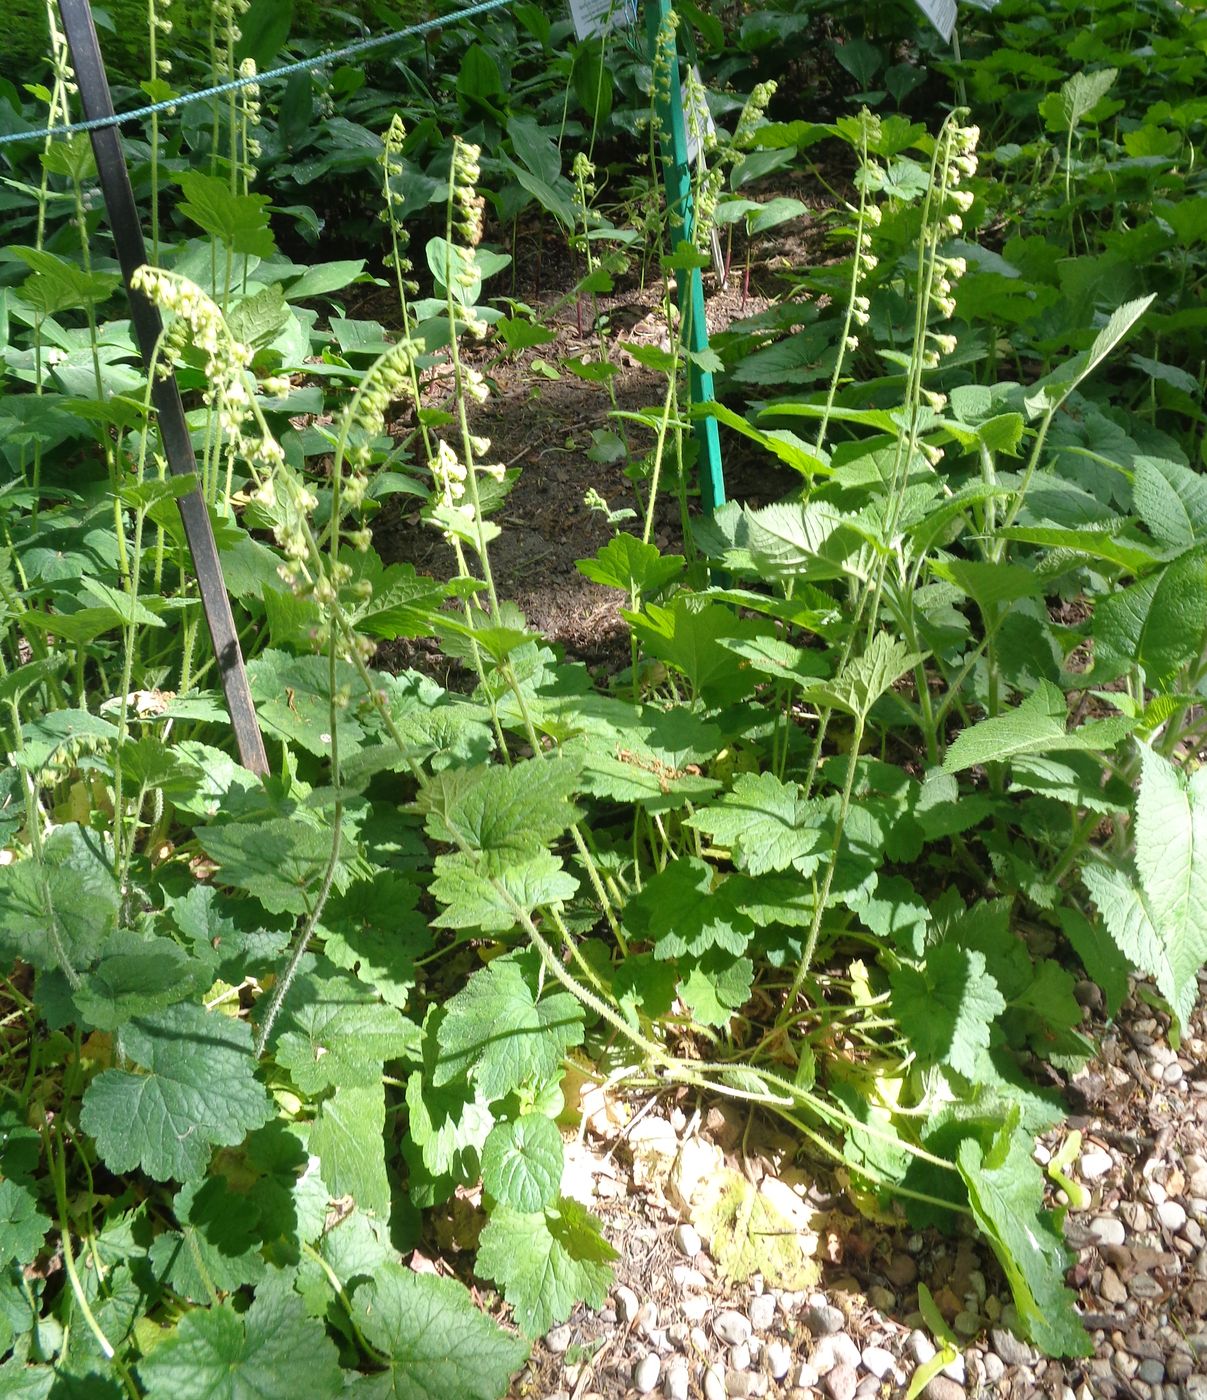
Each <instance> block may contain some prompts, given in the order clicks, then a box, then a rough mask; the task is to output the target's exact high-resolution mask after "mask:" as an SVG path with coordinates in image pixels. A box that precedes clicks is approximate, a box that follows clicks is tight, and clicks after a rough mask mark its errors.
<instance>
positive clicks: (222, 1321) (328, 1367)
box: [138, 1285, 344, 1400]
mask: <svg viewBox="0 0 1207 1400" xmlns="http://www.w3.org/2000/svg"><path fill="white" fill-rule="evenodd" d="M138 1372H139V1375H140V1376H141V1378H142V1380H143V1383H144V1384H145V1386H146V1388H147V1400H299V1397H301V1396H305V1397H306V1400H329V1397H334V1396H335V1395H338V1394H339V1393H340V1391H341V1390H342V1389H343V1385H344V1377H343V1373H342V1371H341V1370H340V1365H339V1356H338V1353H337V1352H336V1349H335V1343H334V1342H332V1341H331V1340H330V1338H329V1337H328V1336H327V1332H326V1329H325V1328H324V1326H323V1324H322V1322H321V1321H320V1320H318V1319H317V1318H311V1317H307V1315H306V1311H305V1308H304V1307H303V1306H302V1300H301V1299H300V1298H299V1297H298V1296H297V1295H296V1294H294V1293H290V1292H287V1291H286V1290H285V1289H284V1288H282V1287H281V1286H279V1285H278V1286H275V1287H271V1288H267V1287H264V1286H261V1288H260V1289H259V1290H258V1291H257V1293H256V1296H255V1298H254V1300H253V1301H252V1305H251V1307H250V1308H248V1310H247V1311H246V1312H245V1313H239V1312H236V1311H235V1309H234V1308H233V1307H232V1306H231V1305H230V1304H229V1303H219V1304H215V1305H214V1306H213V1307H210V1308H194V1309H193V1311H192V1312H189V1313H186V1314H185V1315H184V1317H183V1318H181V1320H180V1321H179V1322H178V1323H177V1324H176V1327H175V1328H174V1329H173V1331H172V1333H171V1335H170V1336H168V1337H166V1338H165V1339H164V1340H163V1341H161V1342H160V1343H159V1345H158V1346H156V1348H155V1350H154V1351H152V1352H151V1353H150V1355H148V1356H145V1357H144V1358H143V1359H142V1360H141V1361H140V1362H139V1363H138Z"/></svg>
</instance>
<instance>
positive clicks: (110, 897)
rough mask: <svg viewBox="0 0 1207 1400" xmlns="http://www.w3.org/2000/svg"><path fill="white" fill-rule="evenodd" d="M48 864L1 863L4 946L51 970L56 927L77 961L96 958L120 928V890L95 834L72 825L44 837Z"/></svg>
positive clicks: (10, 955) (9, 953)
mask: <svg viewBox="0 0 1207 1400" xmlns="http://www.w3.org/2000/svg"><path fill="white" fill-rule="evenodd" d="M43 853H44V863H42V864H39V862H38V861H37V860H35V859H33V858H28V859H25V860H19V861H15V862H14V863H13V864H11V865H4V866H0V950H2V951H3V953H4V955H5V956H6V957H7V958H9V959H12V958H21V959H22V960H23V961H24V962H27V963H29V964H30V965H31V966H32V967H36V968H38V969H39V970H40V971H44V972H48V971H50V970H51V969H52V968H55V967H57V966H58V957H57V955H56V953H55V950H54V946H53V944H52V943H51V940H50V939H49V938H48V937H47V936H46V935H47V928H48V927H53V928H54V929H55V931H56V932H57V934H58V937H59V943H60V946H61V947H62V949H63V951H64V952H65V953H66V955H67V957H68V959H69V961H71V962H72V963H73V965H77V966H79V967H82V966H84V965H86V964H87V963H89V962H91V961H92V960H93V958H95V957H96V955H97V953H98V952H99V951H100V949H101V947H102V946H103V945H104V942H105V940H106V939H107V938H108V937H109V936H110V935H111V934H112V932H113V931H114V929H115V928H116V926H117V914H118V906H119V899H120V897H119V894H118V889H117V884H116V882H115V881H114V878H113V869H112V866H111V864H110V861H109V858H108V855H107V853H106V851H105V850H104V847H103V844H102V842H101V840H100V838H99V837H98V836H97V835H96V833H95V832H91V831H85V830H84V829H83V828H82V827H79V826H76V825H74V824H73V825H68V826H61V827H58V828H57V829H56V830H54V831H52V832H51V833H50V835H49V836H48V837H46V838H45V840H44V841H43Z"/></svg>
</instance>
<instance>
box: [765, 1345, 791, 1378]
mask: <svg viewBox="0 0 1207 1400" xmlns="http://www.w3.org/2000/svg"><path fill="white" fill-rule="evenodd" d="M791 1365H792V1348H791V1347H790V1346H789V1345H788V1343H787V1342H781V1341H774V1342H768V1343H767V1369H768V1370H769V1371H770V1372H771V1379H772V1380H776V1381H782V1380H783V1379H784V1377H785V1376H786V1375H787V1374H788V1368H789V1367H790V1366H791Z"/></svg>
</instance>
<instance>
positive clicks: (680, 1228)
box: [675, 1223, 701, 1259]
mask: <svg viewBox="0 0 1207 1400" xmlns="http://www.w3.org/2000/svg"><path fill="white" fill-rule="evenodd" d="M675 1248H676V1249H677V1250H678V1251H679V1253H680V1254H682V1255H683V1257H684V1258H685V1259H694V1258H695V1257H696V1255H697V1254H699V1253H700V1249H701V1244H700V1232H699V1231H698V1230H697V1229H696V1227H695V1226H694V1225H689V1224H686V1223H685V1224H682V1225H676V1226H675Z"/></svg>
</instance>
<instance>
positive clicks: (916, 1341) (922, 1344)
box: [906, 1329, 935, 1366]
mask: <svg viewBox="0 0 1207 1400" xmlns="http://www.w3.org/2000/svg"><path fill="white" fill-rule="evenodd" d="M906 1345H907V1346H908V1347H909V1353H910V1355H911V1356H912V1357H913V1358H914V1360H915V1361H916V1362H917V1363H918V1365H919V1366H925V1365H926V1363H927V1362H928V1361H933V1360H934V1356H935V1344H934V1342H932V1341H931V1339H930V1338H929V1337H928V1336H927V1335H926V1333H925V1332H923V1331H922V1330H921V1329H917V1330H915V1331H913V1332H911V1333H910V1334H909V1341H908V1342H907V1343H906Z"/></svg>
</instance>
